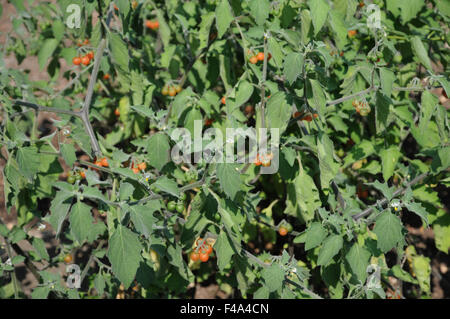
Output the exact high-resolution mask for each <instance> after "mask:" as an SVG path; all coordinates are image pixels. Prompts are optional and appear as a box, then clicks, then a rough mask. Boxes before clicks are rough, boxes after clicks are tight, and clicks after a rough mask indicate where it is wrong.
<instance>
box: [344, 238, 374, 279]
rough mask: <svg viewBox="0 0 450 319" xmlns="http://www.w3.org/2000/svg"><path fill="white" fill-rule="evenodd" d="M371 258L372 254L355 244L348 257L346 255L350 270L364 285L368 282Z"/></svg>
mask: <svg viewBox="0 0 450 319" xmlns="http://www.w3.org/2000/svg"><path fill="white" fill-rule="evenodd" d="M369 258H370V252H369V251H368V250H367V249H366V248H364V247H361V246H359V245H358V243H354V244H353V246H352V248H350V250H349V252H348V253H347V255H345V260H346V261H347V262H348V265H349V266H350V270H351V271H352V273H353V274H354V275H355V277H356V279H357V280H358V281H359V282H360V283H362V284H364V283H365V282H366V278H367V271H366V270H367V266H368V265H369Z"/></svg>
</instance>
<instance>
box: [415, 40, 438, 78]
mask: <svg viewBox="0 0 450 319" xmlns="http://www.w3.org/2000/svg"><path fill="white" fill-rule="evenodd" d="M411 47H412V50H413V52H414V55H415V56H416V57H417V59H418V60H419V62H420V63H422V64H423V66H424V67H426V68H427V69H428V70H429V71H431V72H432V71H433V69H432V68H431V61H430V58H429V57H428V54H427V50H426V49H425V46H424V45H423V43H422V40H421V39H420V37H419V36H413V37H412V38H411Z"/></svg>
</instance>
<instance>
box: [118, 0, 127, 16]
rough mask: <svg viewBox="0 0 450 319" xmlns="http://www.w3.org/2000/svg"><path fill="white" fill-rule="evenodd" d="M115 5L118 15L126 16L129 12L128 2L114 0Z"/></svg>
mask: <svg viewBox="0 0 450 319" xmlns="http://www.w3.org/2000/svg"><path fill="white" fill-rule="evenodd" d="M115 3H116V4H117V8H119V12H120V14H122V15H123V16H125V17H126V16H127V15H128V12H130V1H128V0H115Z"/></svg>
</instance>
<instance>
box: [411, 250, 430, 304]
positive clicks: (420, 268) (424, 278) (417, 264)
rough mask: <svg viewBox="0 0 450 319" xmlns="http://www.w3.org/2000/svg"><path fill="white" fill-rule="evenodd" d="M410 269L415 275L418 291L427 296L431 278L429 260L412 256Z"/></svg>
mask: <svg viewBox="0 0 450 319" xmlns="http://www.w3.org/2000/svg"><path fill="white" fill-rule="evenodd" d="M411 264H412V268H413V271H414V273H415V274H416V278H417V281H418V282H419V286H420V289H421V290H422V292H425V293H426V294H427V295H429V294H430V288H431V285H430V277H431V265H430V258H428V257H424V256H413V258H412V263H411Z"/></svg>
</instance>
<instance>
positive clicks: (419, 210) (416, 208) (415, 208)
mask: <svg viewBox="0 0 450 319" xmlns="http://www.w3.org/2000/svg"><path fill="white" fill-rule="evenodd" d="M405 206H406V208H407V209H408V210H409V211H411V212H413V213H415V214H416V215H418V216H419V217H420V218H422V220H423V221H424V222H425V224H427V226H428V225H429V223H428V212H427V211H426V209H425V207H423V206H422V205H421V204H420V203H418V202H412V203H405Z"/></svg>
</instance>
